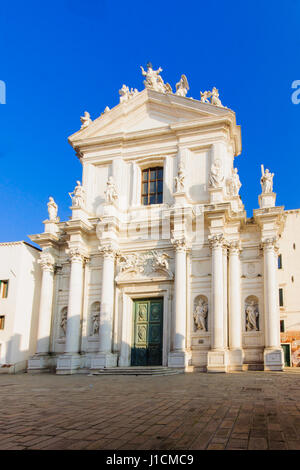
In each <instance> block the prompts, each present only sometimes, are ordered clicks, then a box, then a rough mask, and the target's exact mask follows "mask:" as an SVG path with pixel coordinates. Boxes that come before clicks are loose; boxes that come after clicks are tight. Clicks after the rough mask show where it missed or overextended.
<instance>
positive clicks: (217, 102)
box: [211, 87, 223, 106]
mask: <svg viewBox="0 0 300 470" xmlns="http://www.w3.org/2000/svg"><path fill="white" fill-rule="evenodd" d="M211 104H214V105H215V106H223V105H222V103H221V100H220V98H219V90H217V88H216V87H213V89H212V92H211Z"/></svg>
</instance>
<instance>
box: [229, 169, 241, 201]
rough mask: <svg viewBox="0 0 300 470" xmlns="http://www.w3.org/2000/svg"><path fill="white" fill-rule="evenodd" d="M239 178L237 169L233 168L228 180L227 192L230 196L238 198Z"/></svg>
mask: <svg viewBox="0 0 300 470" xmlns="http://www.w3.org/2000/svg"><path fill="white" fill-rule="evenodd" d="M241 186H242V184H241V182H240V177H239V175H238V170H237V168H233V170H232V175H231V176H230V178H228V192H229V195H230V196H238V194H239V190H240V187H241Z"/></svg>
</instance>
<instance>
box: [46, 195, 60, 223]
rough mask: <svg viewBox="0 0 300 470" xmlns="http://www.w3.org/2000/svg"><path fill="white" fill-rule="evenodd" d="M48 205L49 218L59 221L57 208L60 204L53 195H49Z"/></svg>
mask: <svg viewBox="0 0 300 470" xmlns="http://www.w3.org/2000/svg"><path fill="white" fill-rule="evenodd" d="M47 206H48V214H49V220H52V221H53V222H56V221H57V210H58V206H57V204H56V203H55V201H54V199H53V197H51V196H50V197H49V202H48V204H47Z"/></svg>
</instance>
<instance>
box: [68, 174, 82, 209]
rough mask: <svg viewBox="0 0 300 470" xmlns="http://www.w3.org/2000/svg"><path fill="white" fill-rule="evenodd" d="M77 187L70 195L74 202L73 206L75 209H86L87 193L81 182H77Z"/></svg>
mask: <svg viewBox="0 0 300 470" xmlns="http://www.w3.org/2000/svg"><path fill="white" fill-rule="evenodd" d="M76 183H77V186H75V189H74V191H73V192H72V193H69V196H70V198H71V200H72V206H73V207H81V208H82V207H84V203H85V191H84V189H83V187H82V186H81V183H80V181H76Z"/></svg>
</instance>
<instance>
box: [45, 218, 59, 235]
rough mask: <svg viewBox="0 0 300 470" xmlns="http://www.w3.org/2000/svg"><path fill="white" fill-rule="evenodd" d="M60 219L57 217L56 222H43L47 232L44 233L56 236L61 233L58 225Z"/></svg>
mask: <svg viewBox="0 0 300 470" xmlns="http://www.w3.org/2000/svg"><path fill="white" fill-rule="evenodd" d="M59 220H60V219H59V217H56V219H55V220H48V219H47V220H44V221H43V224H44V225H45V230H44V232H46V233H53V234H54V235H56V234H57V233H58V232H59V228H58V225H57V224H58V223H59Z"/></svg>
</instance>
